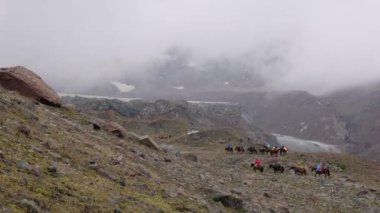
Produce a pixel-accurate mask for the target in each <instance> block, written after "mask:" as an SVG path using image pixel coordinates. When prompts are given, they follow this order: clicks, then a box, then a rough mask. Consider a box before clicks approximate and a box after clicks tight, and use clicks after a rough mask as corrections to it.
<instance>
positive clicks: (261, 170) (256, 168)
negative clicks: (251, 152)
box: [251, 163, 264, 173]
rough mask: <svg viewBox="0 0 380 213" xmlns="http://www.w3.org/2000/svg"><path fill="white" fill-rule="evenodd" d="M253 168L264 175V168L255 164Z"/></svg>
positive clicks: (252, 165)
mask: <svg viewBox="0 0 380 213" xmlns="http://www.w3.org/2000/svg"><path fill="white" fill-rule="evenodd" d="M251 167H252V168H253V171H255V172H256V170H259V171H260V172H261V173H263V171H264V167H263V166H256V164H254V163H251Z"/></svg>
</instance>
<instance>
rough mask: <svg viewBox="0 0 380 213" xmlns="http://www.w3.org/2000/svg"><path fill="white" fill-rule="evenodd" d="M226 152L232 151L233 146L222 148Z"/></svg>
mask: <svg viewBox="0 0 380 213" xmlns="http://www.w3.org/2000/svg"><path fill="white" fill-rule="evenodd" d="M224 150H225V151H226V152H227V153H234V148H232V147H228V146H227V147H226V148H225V149H224Z"/></svg>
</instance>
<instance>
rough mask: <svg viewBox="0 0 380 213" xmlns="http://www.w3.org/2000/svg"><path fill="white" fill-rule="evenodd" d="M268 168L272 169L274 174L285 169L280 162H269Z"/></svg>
mask: <svg viewBox="0 0 380 213" xmlns="http://www.w3.org/2000/svg"><path fill="white" fill-rule="evenodd" d="M270 168H272V169H273V172H274V174H277V172H281V173H284V171H285V168H284V167H283V166H281V165H280V164H271V165H269V169H270Z"/></svg>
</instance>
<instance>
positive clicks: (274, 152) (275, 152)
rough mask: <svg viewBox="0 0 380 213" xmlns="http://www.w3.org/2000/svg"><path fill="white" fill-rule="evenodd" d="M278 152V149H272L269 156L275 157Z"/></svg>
mask: <svg viewBox="0 0 380 213" xmlns="http://www.w3.org/2000/svg"><path fill="white" fill-rule="evenodd" d="M279 151H280V150H279V149H278V148H276V147H273V149H271V150H270V156H273V155H276V157H277V156H278V152H279Z"/></svg>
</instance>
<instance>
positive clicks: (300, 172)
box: [290, 166, 307, 175]
mask: <svg viewBox="0 0 380 213" xmlns="http://www.w3.org/2000/svg"><path fill="white" fill-rule="evenodd" d="M290 170H293V171H294V173H295V174H296V175H307V172H306V169H304V168H301V167H296V166H291V167H290Z"/></svg>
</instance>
